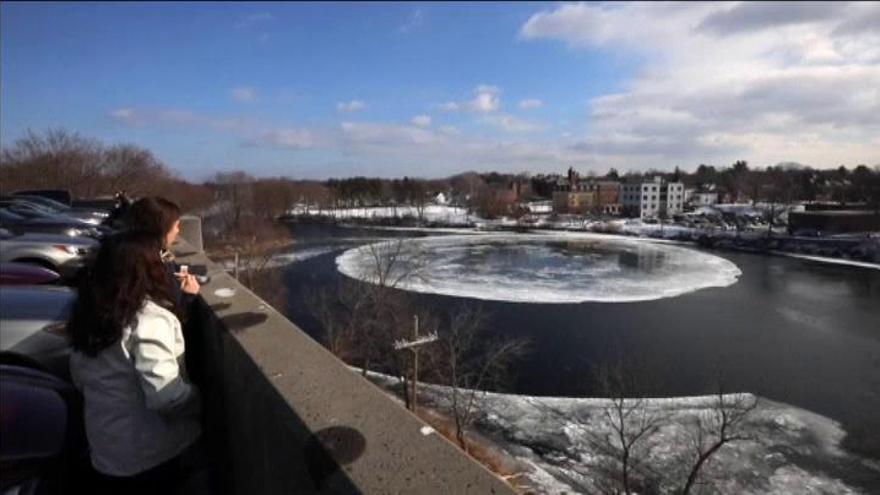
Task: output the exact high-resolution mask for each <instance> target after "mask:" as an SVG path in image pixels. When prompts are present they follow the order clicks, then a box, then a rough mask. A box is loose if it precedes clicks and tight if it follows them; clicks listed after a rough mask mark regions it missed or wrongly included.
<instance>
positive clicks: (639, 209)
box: [621, 177, 684, 218]
mask: <svg viewBox="0 0 880 495" xmlns="http://www.w3.org/2000/svg"><path fill="white" fill-rule="evenodd" d="M621 198H622V201H621V202H622V204H623V212H624V214H625V215H628V216H633V217H639V218H665V217H671V216H672V215H675V214H677V213H681V212H682V211H683V210H684V184H682V183H681V182H666V181H664V180H663V178H662V177H654V179H653V180H651V181H647V182H639V183H628V184H624V185H623V189H622V193H621Z"/></svg>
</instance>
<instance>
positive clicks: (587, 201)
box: [553, 168, 621, 215]
mask: <svg viewBox="0 0 880 495" xmlns="http://www.w3.org/2000/svg"><path fill="white" fill-rule="evenodd" d="M553 209H554V210H555V211H558V212H564V213H597V214H604V215H619V214H620V210H621V205H620V183H619V182H615V181H607V180H595V179H582V178H580V177H579V176H578V173H577V172H575V171H574V169H571V168H570V169H568V177H567V178H562V177H560V178H559V179H558V180H557V181H556V186H555V188H554V191H553Z"/></svg>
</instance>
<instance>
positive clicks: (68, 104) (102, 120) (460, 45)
mask: <svg viewBox="0 0 880 495" xmlns="http://www.w3.org/2000/svg"><path fill="white" fill-rule="evenodd" d="M0 9H2V12H0V14H2V16H0V38H2V39H0V42H2V43H0V99H2V101H0V123H2V126H0V138H2V142H3V144H4V145H7V144H8V143H10V142H12V141H13V140H14V139H16V138H17V137H19V136H21V135H22V134H23V133H24V132H25V131H26V130H27V129H28V128H30V129H34V130H43V129H46V128H49V127H59V126H60V127H65V128H67V129H70V130H74V131H77V132H80V133H81V134H83V135H87V136H92V137H96V138H99V139H101V140H104V141H106V142H134V143H137V144H140V145H143V146H146V147H149V148H150V149H152V150H153V151H154V152H155V153H156V154H157V155H158V156H159V157H160V158H162V159H163V160H164V161H166V162H167V163H168V164H169V165H170V166H171V167H172V168H174V169H176V170H178V171H179V172H180V173H181V174H182V175H183V176H184V177H188V178H192V179H202V178H206V177H207V176H209V175H211V174H213V173H215V172H217V171H222V170H231V169H241V170H247V171H249V172H251V173H253V174H255V175H260V176H270V175H288V176H292V177H298V178H303V177H306V178H324V177H330V176H336V177H339V176H348V175H355V174H357V175H379V176H400V175H415V176H423V177H438V176H446V175H450V174H453V173H457V172H461V171H465V170H479V171H484V170H498V171H506V172H521V171H530V172H534V173H539V172H551V171H556V172H561V171H564V169H565V168H567V167H568V166H575V167H576V168H578V169H580V170H582V171H588V170H595V171H598V172H604V171H607V169H608V168H609V167H612V166H613V167H617V168H619V169H621V170H640V169H646V168H658V169H672V168H673V167H675V166H680V167H682V168H685V169H693V168H695V167H696V166H697V165H698V164H700V163H709V164H715V165H726V164H730V163H732V162H733V161H735V160H737V159H745V160H748V161H749V163H751V164H753V165H756V166H766V165H772V164H775V163H778V162H783V161H796V162H801V163H804V164H808V165H812V166H815V167H836V166H838V165H840V164H846V165H849V166H852V165H855V164H859V163H866V164H869V165H874V164H878V163H880V3H878V2H872V3H868V2H865V3H846V2H837V3H803V4H798V3H738V2H734V3H706V4H699V3H682V4H676V3H667V4H661V3H644V4H643V3H613V4H603V3H558V4H554V3H538V4H528V3H515V4H513V3H512V4H503V3H489V4H461V3H459V4H442V3H429V4H418V3H399V4H351V3H348V4H301V3H294V4H284V3H267V4H260V3H223V4H209V3H193V4H126V3H123V4H75V3H65V4H46V3H41V4H26V3H21V4H17V3H12V2H3V3H2V6H0Z"/></svg>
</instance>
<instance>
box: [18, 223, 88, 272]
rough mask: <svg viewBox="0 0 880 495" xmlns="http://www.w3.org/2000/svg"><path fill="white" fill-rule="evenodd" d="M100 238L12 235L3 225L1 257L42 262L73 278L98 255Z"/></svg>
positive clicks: (22, 261)
mask: <svg viewBox="0 0 880 495" xmlns="http://www.w3.org/2000/svg"><path fill="white" fill-rule="evenodd" d="M97 248H98V241H95V240H94V239H89V238H86V237H69V236H63V235H53V234H30V233H26V234H21V235H13V234H12V233H11V232H10V231H8V230H5V229H0V261H16V262H20V263H31V264H34V265H39V266H43V267H45V268H48V269H50V270H53V271H55V272H57V273H59V274H60V275H61V276H62V277H64V278H68V279H70V278H74V277H75V276H76V275H77V273H78V272H79V271H80V270H81V269H82V267H83V266H85V264H86V262H87V261H88V260H89V259H90V258H91V257H93V256H94V255H95V253H96V252H97Z"/></svg>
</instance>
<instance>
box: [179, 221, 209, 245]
mask: <svg viewBox="0 0 880 495" xmlns="http://www.w3.org/2000/svg"><path fill="white" fill-rule="evenodd" d="M180 237H181V238H183V239H184V240H185V241H186V242H188V243H189V244H190V245H191V246H192V247H194V248H196V250H197V251H198V252H199V253H201V252H203V251H204V250H205V247H204V244H203V242H202V219H201V218H199V217H197V216H195V215H183V216H181V217H180Z"/></svg>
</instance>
